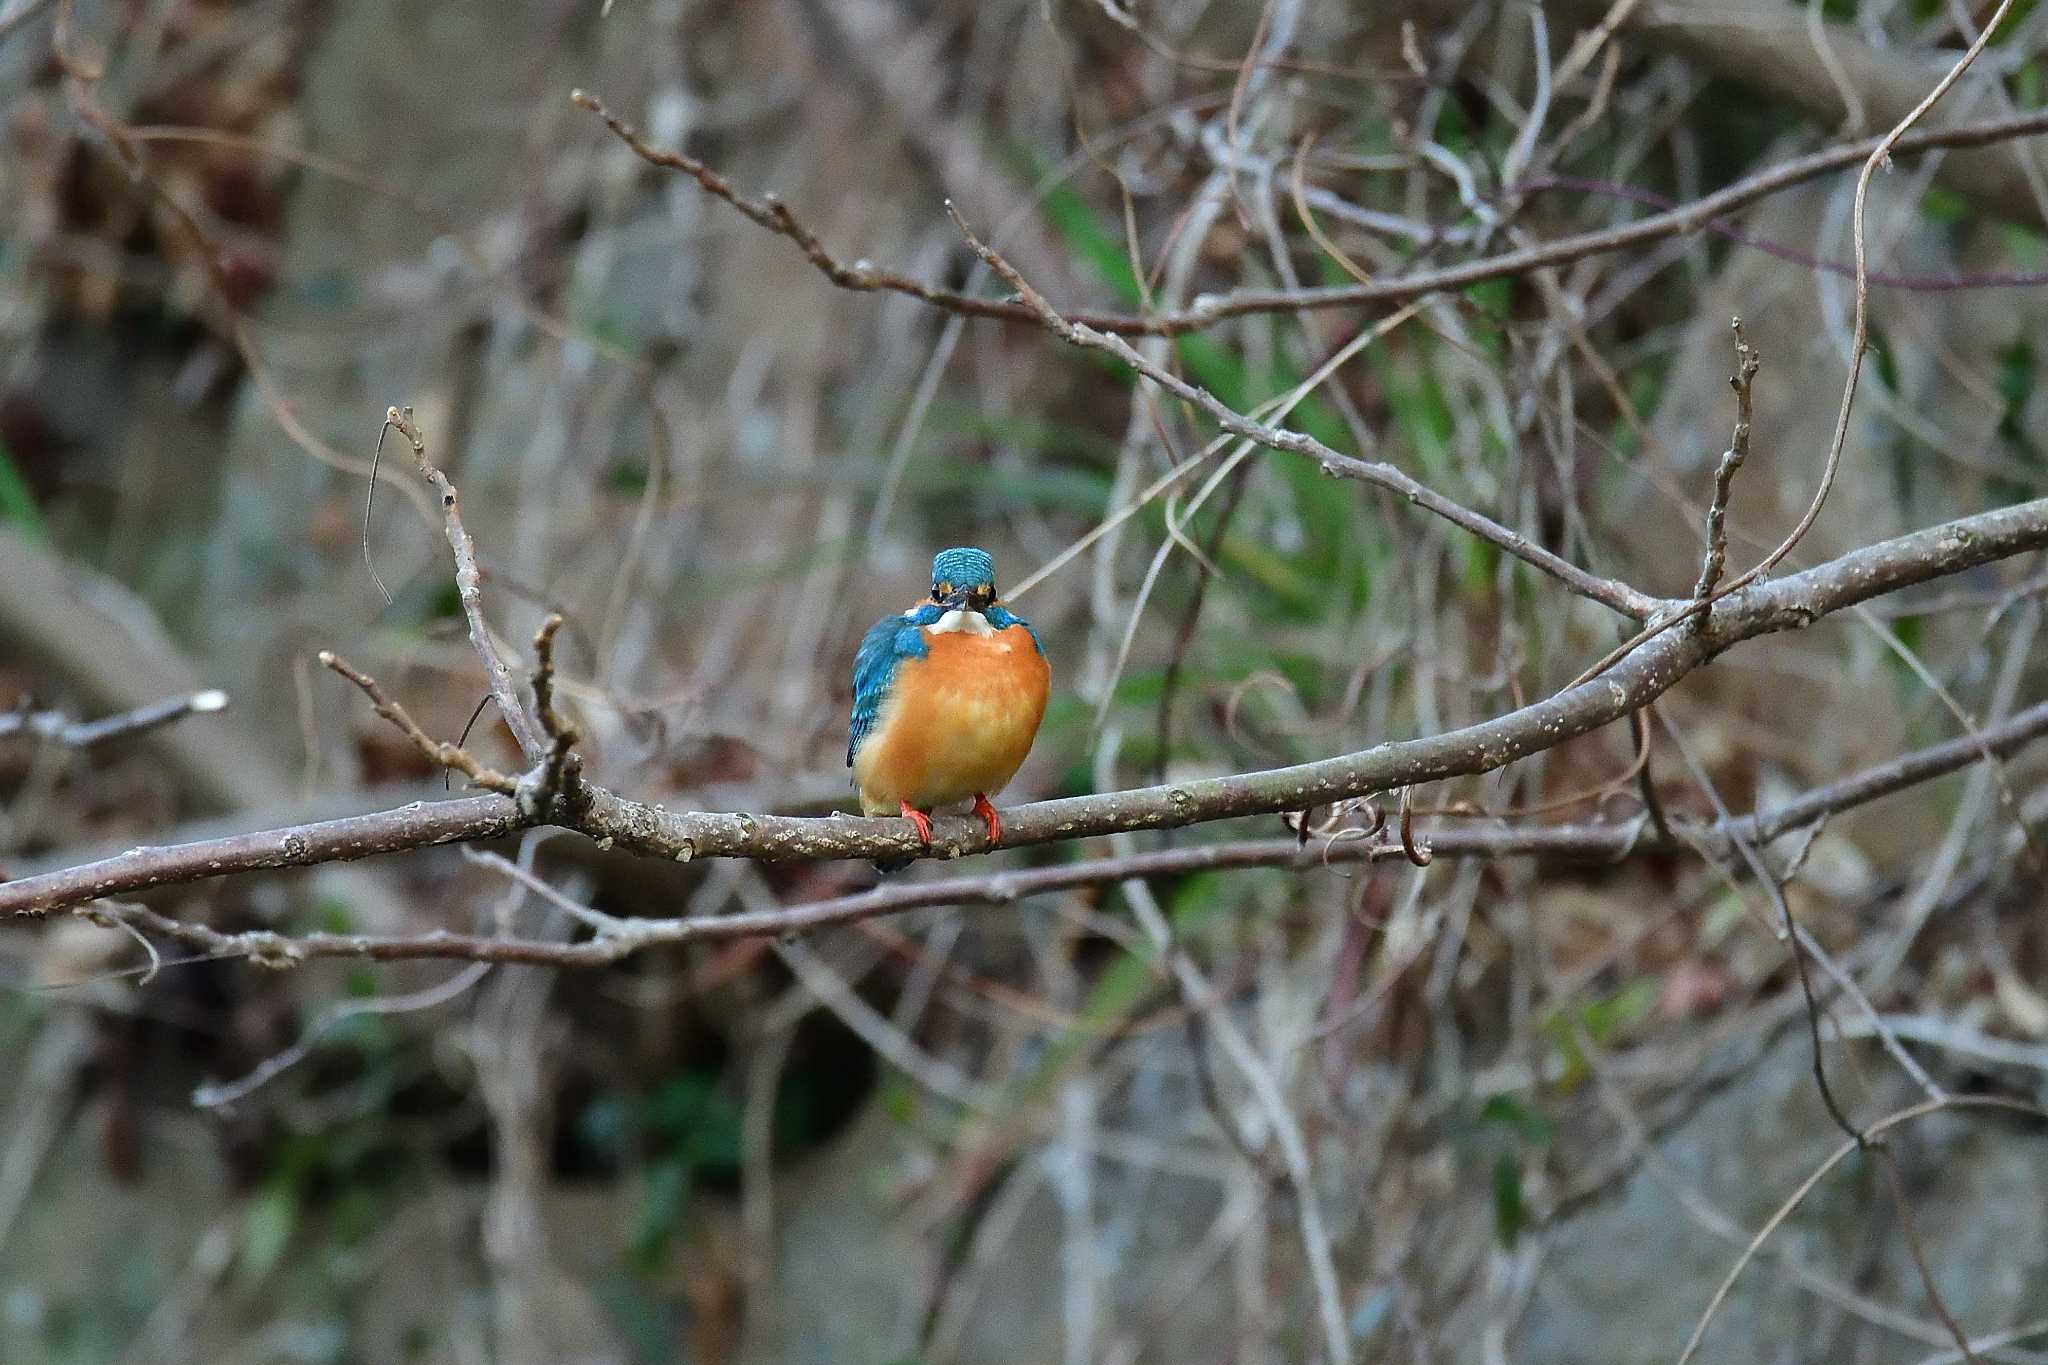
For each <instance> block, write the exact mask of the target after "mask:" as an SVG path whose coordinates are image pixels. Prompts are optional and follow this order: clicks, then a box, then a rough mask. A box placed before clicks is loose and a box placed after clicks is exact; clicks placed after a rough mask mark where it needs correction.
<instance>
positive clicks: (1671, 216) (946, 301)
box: [570, 90, 2048, 336]
mask: <svg viewBox="0 0 2048 1365" xmlns="http://www.w3.org/2000/svg"><path fill="white" fill-rule="evenodd" d="M570 98H571V99H572V100H574V101H575V103H576V104H577V106H578V107H579V108H583V109H588V110H590V111H591V112H592V113H595V114H596V115H597V116H598V117H599V118H601V119H603V120H604V121H605V125H606V126H607V127H608V128H610V129H611V130H612V133H613V135H614V136H616V137H617V138H618V139H619V140H620V141H621V142H623V143H624V144H625V145H626V146H627V147H629V148H630V149H631V150H632V152H633V154H634V155H636V156H638V157H640V158H641V159H642V160H644V161H647V162H649V163H650V164H652V165H656V166H662V167H665V168H667V169H670V170H676V171H681V172H682V173H683V174H685V175H688V176H690V177H691V178H692V179H694V180H696V181H697V183H698V184H700V185H702V186H703V187H704V189H705V190H706V191H707V192H709V193H710V194H712V195H714V196H716V197H717V198H719V199H722V200H724V201H725V202H726V203H728V204H730V205H732V206H733V207H734V208H735V209H737V210H738V211H739V212H740V213H742V214H744V215H745V216H746V217H747V218H748V219H750V220H751V221H753V222H755V223H756V224H758V225H760V226H762V227H765V228H767V229H768V230H769V231H771V232H774V233H775V234H777V235H778V236H782V237H787V238H788V239H789V240H790V241H792V242H794V243H795V244H796V245H797V247H798V248H799V249H800V250H802V252H803V253H804V256H805V259H807V260H809V261H810V263H811V264H812V265H813V266H815V267H816V268H817V269H818V270H819V272H820V273H822V274H823V275H824V276H825V277H826V278H827V279H828V280H830V281H831V282H832V283H833V284H835V285H837V286H838V287H840V288H842V289H850V290H855V291H860V292H873V291H878V290H879V291H884V292H888V293H897V294H904V295H908V296H909V297H911V298H914V299H917V300H919V301H920V302H923V303H926V304H928V305H930V306H932V307H934V308H939V309H943V310H944V311H946V312H949V313H957V314H959V315H961V316H963V317H980V318H993V319H997V320H1000V321H1004V322H1024V323H1036V322H1039V321H1040V317H1039V314H1038V312H1037V310H1036V309H1034V308H1032V307H1030V306H1029V305H1028V304H1025V303H1023V302H1021V301H1019V300H1016V299H992V298H985V297H981V296H977V295H973V294H962V293H958V292H956V291H953V290H949V289H942V288H939V287H937V286H934V285H929V284H926V283H924V282H923V281H921V280H915V279H911V278H910V277H908V276H905V275H901V274H898V273H896V272H894V271H890V270H882V269H878V268H876V267H875V266H874V265H872V264H870V263H869V262H867V261H856V262H854V263H853V264H852V265H848V264H846V263H844V262H842V261H840V260H839V259H838V258H836V257H834V256H833V255H832V254H831V253H830V252H828V251H826V250H825V248H824V246H823V245H822V243H820V241H819V240H818V238H817V236H816V235H815V234H813V233H812V232H811V231H810V230H809V229H808V228H805V227H804V226H802V224H801V223H799V222H798V221H797V219H796V218H795V216H794V215H793V214H792V213H791V212H790V210H789V208H788V206H787V205H785V204H783V203H782V202H781V201H780V200H778V199H774V198H772V197H763V198H761V199H752V198H749V197H748V196H746V195H744V194H741V193H740V192H739V191H738V190H736V189H734V188H733V186H732V185H731V183H730V182H729V181H727V180H726V179H725V178H724V177H723V176H722V175H720V174H719V173H718V172H717V171H715V170H713V169H712V168H711V167H710V166H708V165H706V164H705V163H704V162H701V161H699V160H697V159H696V158H694V157H690V156H686V155H684V154H682V153H680V152H673V151H668V150H666V149H663V148H659V147H655V146H653V145H651V144H650V143H648V142H647V141H646V140H645V139H643V138H642V137H641V136H640V134H639V133H638V132H637V131H636V130H635V129H634V128H633V127H632V125H630V124H628V123H626V122H624V121H623V120H621V119H619V118H617V117H616V116H615V115H613V114H612V113H611V111H610V110H608V109H606V108H605V106H604V104H603V102H602V101H600V100H599V99H597V98H596V97H595V96H593V95H590V94H588V93H586V92H584V91H580V90H579V91H575V92H573V93H572V94H571V96H570ZM2041 132H2048V111H2043V110H2035V111H2032V112H2029V113H2026V114H2021V115H2015V116H2012V117H2008V118H2002V119H1990V120H1986V121H1985V122H1982V123H1973V124H1965V125H1961V126H1959V127H1955V128H1933V129H1927V130H1924V131H1921V132H1917V133H1909V134H1906V135H1904V136H1901V137H1898V138H1897V139H1896V140H1895V141H1893V142H1892V143H1891V145H1890V148H1889V150H1890V152H1891V153H1892V154H1893V155H1904V154H1908V153H1912V152H1919V151H1926V150H1929V149H1931V148H1937V147H1980V146H1986V145H1990V144H1993V143H2000V142H2008V141H2011V140H2013V139H2016V138H2023V137H2029V136H2032V135H2034V134H2036V133H2041ZM1884 141H1885V140H1884V139H1879V138H1866V139H1862V140H1860V141H1857V142H1850V143H1844V144H1842V145H1840V146H1836V147H1830V148H1826V149H1824V150H1822V151H1818V152H1813V153H1810V154H1808V155H1806V156H1803V157H1798V158H1795V159H1793V160H1791V161H1787V162H1785V163H1783V164H1782V165H1778V166H1773V167H1771V168H1769V169H1768V170H1764V171H1759V172H1757V173H1756V174H1755V175H1751V176H1745V177H1744V178H1743V179H1741V180H1738V181H1736V182H1735V183H1734V184H1732V185H1729V186H1727V187H1726V188H1724V189H1721V190H1718V191H1716V192H1715V193H1713V194H1709V195H1706V196H1704V197H1702V198H1699V199H1696V200H1694V201H1692V202H1691V203H1688V204H1684V205H1681V206H1680V207H1678V208H1675V209H1670V210H1668V211H1666V212H1663V213H1658V214H1652V215H1651V216H1649V217H1647V218H1642V219H1638V220H1637V221H1635V222H1632V223H1623V224H1620V225H1618V226H1615V227H1609V228H1602V229H1599V230H1597V231H1593V232H1584V233H1579V234H1576V235H1574V236H1570V237H1562V238H1559V239H1558V240H1556V241H1554V242H1543V243H1539V244H1536V245H1534V246H1528V247H1522V248H1519V249H1517V250H1514V251H1505V252H1501V253H1500V254H1498V255H1494V256H1487V257H1482V258H1481V259H1479V260H1474V261H1465V262H1461V263H1459V264H1457V265H1451V266H1442V267H1437V268H1431V269H1422V270H1416V271H1412V272H1410V273H1408V274H1405V275H1396V276H1389V277H1385V278H1381V279H1378V280H1373V281H1371V282H1367V283H1359V284H1349V285H1333V286H1327V287H1323V288H1309V289H1277V290H1274V289H1240V290H1234V291H1232V292H1230V293H1227V294H1213V295H1208V296H1205V297H1201V298H1197V299H1196V300H1195V301H1194V302H1193V303H1192V304H1191V305H1189V306H1188V307H1186V308H1182V309H1174V310H1170V311H1166V312H1159V313H1153V314H1149V315H1148V314H1143V313H1111V312H1102V311H1098V310H1091V309H1085V308H1076V309H1073V310H1070V311H1068V312H1067V313H1066V316H1067V317H1068V318H1069V320H1070V321H1072V322H1074V323H1076V324H1079V325H1082V326H1087V327H1095V328H1100V329H1102V330H1104V331H1110V332H1116V333H1119V334H1122V335H1125V336H1178V335H1182V334H1185V333H1188V332H1198V331H1202V330H1204V329H1206V328H1209V327H1213V326H1216V325H1217V324H1218V323H1221V322H1224V321H1227V320H1229V319H1231V318H1239V317H1247V316H1253V315H1257V314H1264V313H1297V312H1303V311H1314V310H1319V309H1329V308H1362V307H1367V306H1370V305H1374V304H1389V303H1406V302H1408V301H1410V300H1412V299H1417V298H1421V297H1423V296H1424V295H1427V294H1439V293H1445V292H1448V291H1451V290H1458V289H1464V288H1467V287H1469V286H1471V285H1475V284H1482V283H1484V282H1486V281H1488V280H1497V279H1505V278H1508V277H1510V276H1515V275H1523V274H1527V273H1528V272H1529V271H1532V270H1537V269H1540V268H1542V267H1544V266H1552V265H1564V264H1568V263H1569V262H1572V261H1576V260H1580V259H1582V258H1584V257H1587V256H1595V255H1599V254H1602V253H1604V252H1610V251H1620V250H1623V249H1625V248H1628V247H1632V246H1642V245H1644V244H1646V243H1650V242H1657V241H1662V240H1663V239H1665V238H1667V237H1678V236H1684V235H1688V234H1691V233H1695V232H1700V231H1703V230H1704V229H1706V228H1707V227H1708V226H1709V225H1711V224H1712V223H1714V222H1715V221H1716V220H1718V219H1721V218H1724V217H1726V216H1727V215H1728V214H1730V213H1733V212H1735V211H1736V210H1738V209H1741V208H1744V207H1746V206H1748V205H1750V204H1753V203H1755V202H1756V201H1758V200H1759V199H1763V198H1766V197H1767V196H1769V195H1772V194H1775V193H1777V192H1778V191H1780V190H1783V189H1788V188H1791V187H1792V186H1795V185H1801V184H1804V183H1806V182H1807V181H1809V180H1814V179H1817V178H1818V177H1820V176H1823V175H1826V174H1828V173H1829V172H1830V171H1838V170H1843V169H1846V168H1847V167H1850V166H1854V165H1856V164H1857V163H1858V162H1861V161H1863V160H1865V159H1866V158H1867V157H1868V156H1869V155H1870V154H1871V152H1872V151H1873V150H1875V149H1876V148H1878V147H1879V146H1880V145H1882V144H1883V143H1884Z"/></svg>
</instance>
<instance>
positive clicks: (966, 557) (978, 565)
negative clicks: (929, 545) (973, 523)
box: [932, 545, 996, 612]
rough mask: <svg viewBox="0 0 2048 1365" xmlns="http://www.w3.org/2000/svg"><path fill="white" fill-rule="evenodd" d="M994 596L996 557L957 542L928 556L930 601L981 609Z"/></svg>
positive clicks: (972, 609) (950, 605)
mask: <svg viewBox="0 0 2048 1365" xmlns="http://www.w3.org/2000/svg"><path fill="white" fill-rule="evenodd" d="M995 600H996V561H995V558H994V557H993V556H992V555H990V554H989V552H988V551H987V550H977V549H975V548H974V547H973V546H971V545H959V546H955V547H954V548H953V549H950V550H941V551H939V552H938V553H937V554H936V555H933V556H932V601H934V602H937V603H939V604H940V605H941V606H944V607H946V608H948V609H957V608H960V607H966V608H967V609H969V610H970V611H980V612H985V611H987V610H988V609H989V607H990V606H992V605H993V604H994V602H995Z"/></svg>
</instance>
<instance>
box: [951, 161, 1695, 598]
mask: <svg viewBox="0 0 2048 1365" xmlns="http://www.w3.org/2000/svg"><path fill="white" fill-rule="evenodd" d="M946 211H947V212H948V213H949V214H951V215H952V218H953V222H954V223H955V225H957V226H958V227H959V229H960V232H961V234H962V235H963V236H964V237H965V238H966V239H967V244H968V245H969V246H970V247H972V248H973V249H974V253H975V254H976V255H977V256H979V257H980V258H981V259H982V260H983V262H985V263H986V264H987V265H988V266H989V268H990V269H992V270H994V271H995V272H996V273H997V274H998V275H1000V276H1002V277H1003V279H1004V280H1005V281H1006V282H1007V283H1008V284H1009V285H1010V287H1011V288H1012V289H1014V290H1016V291H1017V294H1018V296H1019V297H1021V298H1022V299H1023V300H1024V302H1025V305H1026V306H1027V307H1029V308H1031V309H1032V311H1033V312H1034V313H1036V314H1037V316H1038V319H1039V321H1040V322H1041V324H1043V325H1044V327H1045V328H1046V330H1048V331H1050V332H1051V333H1052V334H1053V335H1055V336H1057V337H1059V338H1060V339H1061V340H1062V341H1065V342H1067V343H1069V344H1071V345H1074V346H1079V347H1082V348H1083V349H1086V350H1096V351H1103V352H1106V353H1108V354H1110V355H1113V356H1115V357H1116V358H1117V359H1118V360H1121V361H1122V362H1123V363H1124V364H1126V365H1128V366H1130V367H1131V368H1132V369H1134V370H1136V371H1137V372H1138V373H1140V374H1142V375H1144V376H1145V377H1146V378H1147V379H1149V380H1151V381H1152V382H1153V383H1155V384H1157V385H1159V386H1160V387H1161V388H1163V389H1165V390H1166V391H1167V392H1169V393H1171V394H1173V395H1174V396H1175V397H1176V398H1179V399H1181V400H1183V401H1185V402H1188V403H1192V404H1194V405H1195V406H1196V407H1198V408H1200V409H1202V411H1204V412H1206V413H1208V414H1209V416H1210V418H1211V419H1213V420H1214V421H1215V422H1216V424H1217V425H1218V426H1220V427H1222V428H1223V429H1224V430H1225V431H1228V432H1230V433H1231V434H1232V435H1234V436H1240V437H1243V438H1244V439H1245V440H1248V441H1252V442H1254V443H1256V444H1258V445H1262V446H1265V447H1266V448H1267V449H1269V450H1278V451H1284V452H1287V453H1289V454H1294V455H1304V456H1307V457H1308V458H1310V459H1312V460H1315V461H1317V462H1318V463H1319V464H1320V465H1321V467H1322V471H1323V472H1324V473H1325V474H1328V475H1330V476H1331V477H1333V478H1347V479H1357V480H1360V481H1361V482H1364V483H1369V484H1373V485H1374V486H1376V487H1379V488H1384V489H1386V490H1387V491H1388V492H1390V493H1394V494H1397V495H1399V496H1401V497H1403V498H1406V499H1407V500H1408V501H1409V502H1411V503H1414V504H1415V505H1416V506H1418V507H1421V508H1424V509H1426V510H1428V511H1430V512H1434V513H1435V514H1436V515H1438V516H1440V517H1442V518H1443V519H1444V520H1446V521H1448V522H1450V523H1451V524H1452V525H1454V526H1457V527H1459V528H1460V529H1462V530H1465V531H1469V532H1470V533H1472V534H1473V535H1475V536H1478V537H1479V538H1480V539H1482V540H1486V541H1490V542H1492V543H1493V544H1494V545H1497V546H1499V547H1500V548H1501V549H1502V550H1504V551H1506V552H1507V553H1508V554H1511V555H1513V556H1514V557H1515V558H1517V559H1519V560H1521V561H1523V562H1524V563H1526V564H1528V565H1530V566H1531V567H1533V568H1535V569H1538V570H1540V571H1542V572H1543V573H1546V574H1548V575H1549V576H1550V577H1552V578H1554V579H1556V580H1557V581H1558V582H1560V583H1562V584H1564V586H1565V587H1567V588H1569V589H1571V590H1572V591H1573V592H1575V593H1578V594H1579V595H1580V596H1581V597H1586V598H1589V599H1591V600H1592V601H1595V602H1598V603H1600V604H1601V605H1603V606H1606V607H1609V608H1612V609H1613V610H1614V611H1616V612H1619V613H1620V614H1622V615H1623V616H1626V617H1629V618H1630V619H1631V620H1636V621H1645V620H1648V619H1650V618H1651V617H1652V616H1654V615H1655V614H1656V612H1657V611H1658V610H1659V608H1661V607H1662V606H1663V605H1664V603H1663V601H1662V599H1660V598H1656V597H1652V596H1650V595H1649V594H1648V593H1645V592H1641V591H1639V590H1638V589H1636V588H1633V587H1631V586H1629V585H1628V584H1626V583H1623V582H1621V581H1619V580H1618V579H1612V578H1602V577H1601V576H1600V575H1598V574H1594V573H1590V572H1588V571H1587V570H1585V569H1582V568H1580V567H1579V566H1578V565H1576V564H1573V563H1571V562H1570V561H1569V560H1566V559H1564V558H1562V557H1561V556H1559V555H1556V554H1553V553H1552V552H1551V551H1549V550H1546V549H1544V548H1543V547H1542V546H1540V545H1538V544H1536V543H1535V542H1534V541H1532V540H1530V539H1529V538H1528V537H1527V536H1524V535H1522V534H1521V533H1520V532H1517V531H1513V530H1510V529H1509V528H1508V527H1506V526H1503V525H1501V524H1500V523H1499V522H1497V521H1495V520H1493V519H1492V518H1491V517H1488V516H1486V515H1484V514H1483V513H1480V512H1475V511H1473V510H1472V509H1471V508H1469V507H1466V506H1464V505H1463V504H1462V503H1458V502H1455V501H1453V500H1452V499H1450V498H1447V497H1445V496H1444V495H1443V494H1441V493H1438V492H1436V491H1435V490H1434V489H1432V488H1429V487H1427V486H1426V485H1424V484H1422V483H1420V482H1418V481H1417V480H1416V479H1414V478H1412V477H1410V476H1409V475H1408V474H1406V473H1404V472H1402V471H1401V470H1399V469H1397V468H1395V467H1394V466H1393V465H1391V464H1387V463H1386V462H1384V461H1368V460H1361V459H1357V458H1356V457H1354V456H1350V455H1345V454H1343V453H1341V452H1339V451H1336V450H1333V449H1331V448H1330V447H1329V446H1327V445H1325V444H1323V443H1322V442H1321V441H1319V440H1317V439H1316V438H1315V437H1313V436H1310V435H1309V434H1308V433H1306V432H1301V431H1291V430H1287V429H1284V428H1280V427H1275V426H1270V425H1268V424H1267V423H1264V422H1261V421H1257V420H1256V419H1254V418H1251V417H1247V416H1245V415H1243V414H1242V413H1240V412H1238V411H1237V410H1236V409H1234V408H1232V407H1231V406H1230V405H1229V404H1227V403H1225V402H1224V401H1223V400H1222V399H1220V398H1217V397H1216V396H1215V395H1214V394H1212V393H1210V392H1209V391H1208V390H1207V389H1204V388H1202V387H1200V386H1199V385H1196V384H1191V383H1189V382H1188V381H1187V380H1185V379H1182V378H1181V377H1180V376H1178V375H1176V374H1173V373H1172V372H1171V371H1169V370H1166V369H1164V368H1162V367H1161V366H1159V365H1156V364H1154V363H1153V362H1152V361H1150V360H1148V359H1146V358H1145V357H1144V356H1143V355H1140V354H1139V353H1138V351H1137V350H1136V349H1135V348H1133V347H1132V346H1131V344H1130V343H1129V342H1127V341H1125V340H1124V339H1123V338H1122V337H1120V336H1118V335H1117V334H1115V333H1114V332H1104V331H1099V330H1097V329H1096V328H1094V327H1091V326H1089V325H1088V324H1086V323H1082V322H1075V321H1072V320H1070V319H1068V318H1065V317H1062V316H1061V315H1060V314H1059V312H1058V311H1057V310H1055V309H1054V308H1053V306H1052V305H1051V304H1049V303H1047V302H1046V300H1045V296H1044V295H1043V294H1040V293H1039V292H1038V291H1037V290H1036V289H1035V288H1033V287H1032V286H1031V284H1030V283H1029V282H1028V281H1026V280H1025V278H1024V277H1023V275H1021V274H1020V273H1018V271H1017V268H1016V267H1015V266H1013V265H1011V264H1010V262H1009V261H1007V260H1005V259H1004V258H1003V256H1002V255H1001V254H1000V253H998V252H997V251H996V250H995V249H994V248H992V247H990V246H987V245H986V244H984V243H983V242H982V240H981V239H980V238H979V237H977V236H975V235H974V232H973V230H972V229H970V228H969V227H968V226H967V224H966V223H965V222H964V221H962V219H961V218H960V215H959V214H958V213H957V212H955V211H954V209H953V205H952V204H951V202H950V201H949V202H948V203H947V205H946Z"/></svg>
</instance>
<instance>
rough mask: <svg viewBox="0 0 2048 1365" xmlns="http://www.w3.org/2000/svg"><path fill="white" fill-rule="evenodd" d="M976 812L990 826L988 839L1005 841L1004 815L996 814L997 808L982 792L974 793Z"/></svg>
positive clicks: (993, 841) (996, 842)
mask: <svg viewBox="0 0 2048 1365" xmlns="http://www.w3.org/2000/svg"><path fill="white" fill-rule="evenodd" d="M974 813H975V814H976V815H979V816H980V817H981V822H982V823H983V824H985V825H987V826H988V841H989V842H990V843H992V844H1000V843H1001V842H1002V841H1003V817H1002V816H1000V815H998V814H996V808H995V807H994V806H991V805H990V804H989V803H988V798H987V797H986V796H983V795H982V794H981V793H980V792H976V793H975V794H974Z"/></svg>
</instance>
